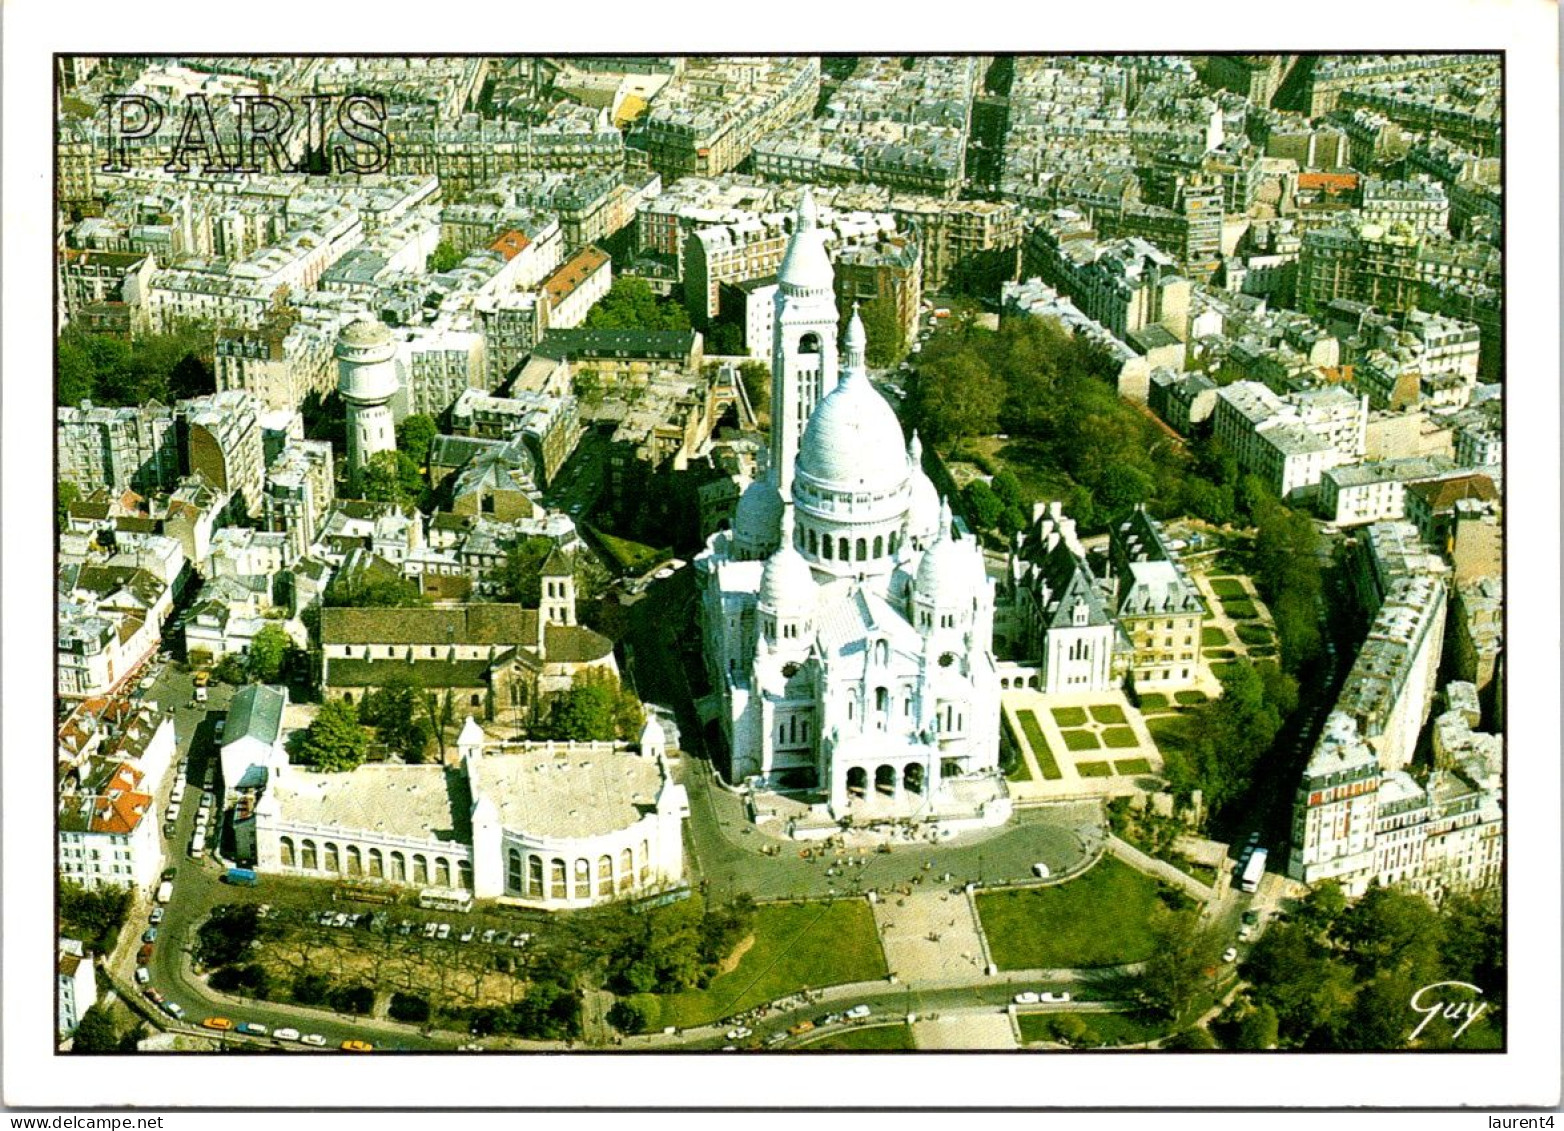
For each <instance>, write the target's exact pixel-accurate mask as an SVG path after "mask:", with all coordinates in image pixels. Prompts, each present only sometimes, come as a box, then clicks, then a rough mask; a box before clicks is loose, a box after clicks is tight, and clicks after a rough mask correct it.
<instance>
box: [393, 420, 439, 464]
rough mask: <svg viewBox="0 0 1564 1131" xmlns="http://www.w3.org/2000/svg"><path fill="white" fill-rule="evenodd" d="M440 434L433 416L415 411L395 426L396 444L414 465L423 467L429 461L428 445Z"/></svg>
mask: <svg viewBox="0 0 1564 1131" xmlns="http://www.w3.org/2000/svg"><path fill="white" fill-rule="evenodd" d="M439 434H440V427H439V425H437V424H436V423H435V422H434V417H432V416H429V415H427V414H425V413H422V412H415V413H413V414H412V415H411V416H409V417H407V418H406V419H404V420H403V421H402V423H400V424H398V425H397V426H396V446H397V447H398V448H400V449H401V450H402V451H404V452H406V453H407V455H408V458H410V459H411V460H412V461H413V463H414V464H415V465H417V466H418V467H423V466H424V464H426V463H428V462H429V445H430V444H432V443H434V438H435V437H436V436H438V435H439Z"/></svg>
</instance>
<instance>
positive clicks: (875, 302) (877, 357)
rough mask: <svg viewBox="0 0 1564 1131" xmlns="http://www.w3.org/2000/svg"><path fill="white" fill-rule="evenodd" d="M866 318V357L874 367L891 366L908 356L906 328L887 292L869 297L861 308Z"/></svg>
mask: <svg viewBox="0 0 1564 1131" xmlns="http://www.w3.org/2000/svg"><path fill="white" fill-rule="evenodd" d="M858 317H859V318H860V319H861V320H862V321H863V332H864V338H865V339H866V340H865V347H864V360H865V361H867V362H868V363H869V365H870V366H871V367H873V368H875V369H888V368H890V367H891V366H893V365H895V364H897V363H898V362H899V361H901V359H902V358H904V357H906V356H907V331H906V327H905V326H903V325H902V320H901V318H900V317H899V316H898V315H897V313H896V304H895V303H894V302H893V301H892V300H891V298H890V296H888V295H880V296H878V297H876V298H873V299H870V300H869V301H868V302H866V303H864V304H863V306H861V307H859V309H858Z"/></svg>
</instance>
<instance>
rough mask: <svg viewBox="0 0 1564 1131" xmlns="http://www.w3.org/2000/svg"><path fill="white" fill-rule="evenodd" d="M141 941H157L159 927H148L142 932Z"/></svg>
mask: <svg viewBox="0 0 1564 1131" xmlns="http://www.w3.org/2000/svg"><path fill="white" fill-rule="evenodd" d="M141 941H142V942H144V943H150V942H157V928H156V927H148V928H147V929H146V930H144V931H142V932H141Z"/></svg>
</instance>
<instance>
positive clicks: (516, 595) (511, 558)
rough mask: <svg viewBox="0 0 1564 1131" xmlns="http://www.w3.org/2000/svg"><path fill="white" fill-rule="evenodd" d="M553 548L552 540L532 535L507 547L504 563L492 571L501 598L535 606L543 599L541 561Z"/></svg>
mask: <svg viewBox="0 0 1564 1131" xmlns="http://www.w3.org/2000/svg"><path fill="white" fill-rule="evenodd" d="M553 549H554V542H553V540H552V539H550V538H545V537H544V536H543V535H541V534H535V535H533V536H531V537H529V538H524V539H522V540H521V541H520V542H518V543H516V544H515V545H514V546H512V547H511V548H510V549H509V550H507V551H506V552H505V561H504V563H503V564H502V565H501V566H500V567H499V568H498V569H496V570H495V571H494V580H495V582H496V583H497V584H498V585H499V587H500V596H501V599H502V600H505V601H512V602H515V603H516V604H518V605H526V606H527V607H528V608H537V606H538V602H539V601H541V600H542V598H543V580H542V579H543V563H544V561H546V560H547V559H548V556H549V553H550V551H552V550H553Z"/></svg>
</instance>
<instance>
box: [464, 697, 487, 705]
mask: <svg viewBox="0 0 1564 1131" xmlns="http://www.w3.org/2000/svg"><path fill="white" fill-rule="evenodd" d="M467 702H468V705H469V706H472V707H481V706H483V696H482V695H474V696H473V697H472V698H471V699H469V700H468V701H467Z"/></svg>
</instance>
